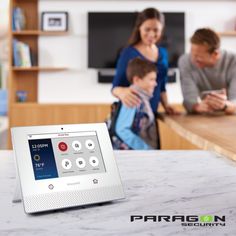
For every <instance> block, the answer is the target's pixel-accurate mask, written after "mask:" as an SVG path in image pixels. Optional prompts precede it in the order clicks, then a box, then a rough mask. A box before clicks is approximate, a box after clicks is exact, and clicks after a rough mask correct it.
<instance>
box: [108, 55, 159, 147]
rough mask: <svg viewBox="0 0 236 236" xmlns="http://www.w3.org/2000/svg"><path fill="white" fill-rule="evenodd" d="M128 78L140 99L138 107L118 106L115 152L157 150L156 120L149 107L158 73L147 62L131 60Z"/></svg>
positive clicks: (114, 140)
mask: <svg viewBox="0 0 236 236" xmlns="http://www.w3.org/2000/svg"><path fill="white" fill-rule="evenodd" d="M127 78H128V80H129V82H130V84H131V85H130V86H131V87H132V89H133V90H135V92H136V93H137V95H138V96H139V98H140V100H141V103H140V105H139V106H138V107H135V108H128V107H126V106H125V105H123V104H121V107H120V110H119V113H118V115H117V118H116V121H115V134H116V135H115V136H113V137H112V142H113V147H114V149H134V150H149V149H157V148H159V145H158V133H157V127H156V120H155V116H154V114H153V112H152V109H151V106H150V102H149V100H150V98H151V97H152V94H153V91H154V88H155V87H156V86H157V81H156V78H157V69H156V66H155V65H154V64H153V63H152V62H149V61H146V60H142V59H140V58H134V59H133V60H131V61H130V62H129V63H128V67H127Z"/></svg>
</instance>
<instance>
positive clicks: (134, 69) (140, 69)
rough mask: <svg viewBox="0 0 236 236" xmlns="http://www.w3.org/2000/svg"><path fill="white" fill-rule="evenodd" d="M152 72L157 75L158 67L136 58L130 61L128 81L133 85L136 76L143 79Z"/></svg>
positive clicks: (127, 72)
mask: <svg viewBox="0 0 236 236" xmlns="http://www.w3.org/2000/svg"><path fill="white" fill-rule="evenodd" d="M150 72H156V73H157V67H156V66H155V64H154V63H152V62H150V61H147V60H142V59H141V58H139V57H136V58H134V59H132V60H130V61H129V63H128V67H127V71H126V74H127V79H128V81H129V82H130V83H131V84H132V83H133V78H134V76H138V77H139V78H141V79H142V78H143V77H145V76H146V75H147V74H148V73H150Z"/></svg>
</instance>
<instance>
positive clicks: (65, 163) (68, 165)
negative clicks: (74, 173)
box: [61, 159, 72, 170]
mask: <svg viewBox="0 0 236 236" xmlns="http://www.w3.org/2000/svg"><path fill="white" fill-rule="evenodd" d="M61 165H62V167H63V168H64V169H66V170H69V169H70V168H71V167H72V163H71V161H70V160H68V159H64V160H62V162H61Z"/></svg>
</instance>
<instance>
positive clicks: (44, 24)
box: [41, 11, 69, 32]
mask: <svg viewBox="0 0 236 236" xmlns="http://www.w3.org/2000/svg"><path fill="white" fill-rule="evenodd" d="M68 18H69V17H68V12H65V11H61V12H56V11H48V12H42V17H41V29H42V31H52V32H65V31H68Z"/></svg>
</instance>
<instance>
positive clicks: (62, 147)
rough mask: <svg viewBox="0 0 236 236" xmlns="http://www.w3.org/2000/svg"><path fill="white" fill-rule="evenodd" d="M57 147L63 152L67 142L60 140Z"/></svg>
mask: <svg viewBox="0 0 236 236" xmlns="http://www.w3.org/2000/svg"><path fill="white" fill-rule="evenodd" d="M58 148H59V149H60V150H61V151H62V152H65V151H66V150H67V148H68V147H67V144H66V143H64V142H60V143H59V144H58Z"/></svg>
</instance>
